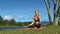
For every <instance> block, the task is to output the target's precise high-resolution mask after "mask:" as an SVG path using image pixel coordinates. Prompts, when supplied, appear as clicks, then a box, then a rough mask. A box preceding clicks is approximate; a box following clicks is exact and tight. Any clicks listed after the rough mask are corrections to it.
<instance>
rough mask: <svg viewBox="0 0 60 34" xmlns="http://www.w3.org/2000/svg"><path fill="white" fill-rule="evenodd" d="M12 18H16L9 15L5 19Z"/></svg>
mask: <svg viewBox="0 0 60 34" xmlns="http://www.w3.org/2000/svg"><path fill="white" fill-rule="evenodd" d="M12 18H14V17H13V16H9V15H6V16H5V17H4V19H12Z"/></svg>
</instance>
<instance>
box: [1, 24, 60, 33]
mask: <svg viewBox="0 0 60 34" xmlns="http://www.w3.org/2000/svg"><path fill="white" fill-rule="evenodd" d="M45 27H46V28H45V29H43V30H24V29H19V30H1V31H0V34H60V26H54V25H51V26H45Z"/></svg>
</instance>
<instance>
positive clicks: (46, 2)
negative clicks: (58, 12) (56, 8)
mask: <svg viewBox="0 0 60 34" xmlns="http://www.w3.org/2000/svg"><path fill="white" fill-rule="evenodd" d="M44 3H45V5H46V8H47V12H48V19H49V23H50V24H52V23H51V15H50V2H49V0H48V1H46V0H44Z"/></svg>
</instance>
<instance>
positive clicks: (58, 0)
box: [44, 0, 60, 25]
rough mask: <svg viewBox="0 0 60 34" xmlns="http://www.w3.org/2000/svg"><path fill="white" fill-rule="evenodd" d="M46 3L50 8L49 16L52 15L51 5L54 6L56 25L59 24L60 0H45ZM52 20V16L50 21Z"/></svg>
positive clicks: (48, 8)
mask: <svg viewBox="0 0 60 34" xmlns="http://www.w3.org/2000/svg"><path fill="white" fill-rule="evenodd" d="M51 1H52V2H53V4H54V5H52V3H51ZM44 3H45V5H46V8H47V10H48V16H49V15H50V5H52V6H53V15H54V18H53V21H54V23H55V25H58V14H59V13H60V0H44ZM57 6H58V7H57ZM56 8H58V9H56ZM49 17H51V16H49ZM50 21H51V18H49V22H50Z"/></svg>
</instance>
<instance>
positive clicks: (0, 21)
mask: <svg viewBox="0 0 60 34" xmlns="http://www.w3.org/2000/svg"><path fill="white" fill-rule="evenodd" d="M2 23H3V18H2V17H1V16H0V25H2Z"/></svg>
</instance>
